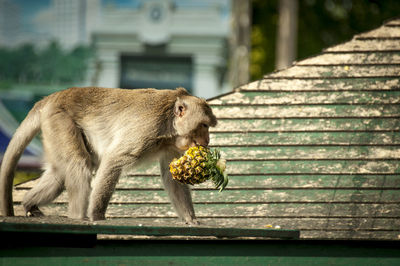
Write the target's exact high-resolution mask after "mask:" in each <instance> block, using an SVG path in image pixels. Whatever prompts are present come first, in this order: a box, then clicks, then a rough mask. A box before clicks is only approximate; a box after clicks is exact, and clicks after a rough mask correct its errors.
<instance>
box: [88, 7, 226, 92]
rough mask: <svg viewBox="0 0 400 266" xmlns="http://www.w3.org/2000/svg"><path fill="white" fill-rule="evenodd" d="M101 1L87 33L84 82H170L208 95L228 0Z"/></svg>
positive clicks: (218, 88)
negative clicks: (90, 50) (97, 19)
mask: <svg viewBox="0 0 400 266" xmlns="http://www.w3.org/2000/svg"><path fill="white" fill-rule="evenodd" d="M136 3H137V4H136V6H133V7H130V8H124V7H118V6H113V5H110V6H105V7H104V8H103V9H102V17H101V23H100V24H99V26H98V27H97V28H96V29H95V30H94V31H93V33H92V44H93V45H94V48H95V51H96V59H95V60H94V61H93V64H92V67H91V69H90V72H89V81H88V83H90V84H93V85H97V86H106V87H123V88H146V87H153V88H175V87H177V86H183V87H185V88H187V89H188V90H189V91H191V92H192V93H193V94H195V95H197V96H201V97H205V98H208V97H212V96H215V95H217V94H219V93H221V92H222V88H223V87H224V79H225V72H226V66H227V62H226V61H227V58H226V54H227V48H228V47H227V39H228V36H229V32H230V27H229V25H230V24H229V20H230V2H229V1H228V0H214V1H201V0H198V1H196V0H192V1H172V0H147V1H136Z"/></svg>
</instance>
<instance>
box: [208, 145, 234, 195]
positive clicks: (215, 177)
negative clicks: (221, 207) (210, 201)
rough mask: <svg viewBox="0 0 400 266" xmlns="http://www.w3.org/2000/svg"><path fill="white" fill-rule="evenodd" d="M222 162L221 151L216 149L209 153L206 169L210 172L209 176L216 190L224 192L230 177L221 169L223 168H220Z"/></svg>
mask: <svg viewBox="0 0 400 266" xmlns="http://www.w3.org/2000/svg"><path fill="white" fill-rule="evenodd" d="M220 160H221V153H220V151H219V150H217V149H214V150H210V151H209V152H208V153H207V162H206V168H207V169H208V171H209V175H210V177H211V180H212V181H213V183H214V185H215V188H216V189H218V188H219V192H221V191H222V190H224V188H225V187H226V186H227V185H228V182H229V178H228V175H227V174H226V173H225V172H224V170H225V169H221V167H219V162H220Z"/></svg>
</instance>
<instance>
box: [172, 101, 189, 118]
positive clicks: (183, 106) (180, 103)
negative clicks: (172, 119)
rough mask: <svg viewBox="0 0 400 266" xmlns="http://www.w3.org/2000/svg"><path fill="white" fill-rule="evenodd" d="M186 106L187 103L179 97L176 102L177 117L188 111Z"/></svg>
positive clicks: (175, 112) (175, 111)
mask: <svg viewBox="0 0 400 266" xmlns="http://www.w3.org/2000/svg"><path fill="white" fill-rule="evenodd" d="M186 108H187V107H186V104H185V103H184V102H183V101H182V100H181V99H179V98H178V99H177V100H176V102H175V108H174V114H175V115H176V116H177V117H182V116H184V115H185V113H186Z"/></svg>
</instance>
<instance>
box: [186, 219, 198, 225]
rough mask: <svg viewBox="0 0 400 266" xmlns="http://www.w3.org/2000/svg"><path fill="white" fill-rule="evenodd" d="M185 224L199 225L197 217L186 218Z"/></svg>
mask: <svg viewBox="0 0 400 266" xmlns="http://www.w3.org/2000/svg"><path fill="white" fill-rule="evenodd" d="M185 224H187V225H189V226H196V225H200V222H199V221H198V220H197V219H190V220H186V221H185Z"/></svg>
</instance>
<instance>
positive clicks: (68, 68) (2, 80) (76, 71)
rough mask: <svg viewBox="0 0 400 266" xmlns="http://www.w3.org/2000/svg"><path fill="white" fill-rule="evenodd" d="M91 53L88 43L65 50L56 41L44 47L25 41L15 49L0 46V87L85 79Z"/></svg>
mask: <svg viewBox="0 0 400 266" xmlns="http://www.w3.org/2000/svg"><path fill="white" fill-rule="evenodd" d="M91 56H92V50H91V48H89V47H84V46H78V47H76V48H75V49H73V50H72V51H64V50H62V49H61V47H60V45H59V44H58V43H57V42H52V43H50V44H49V46H48V47H46V48H45V49H43V50H36V49H35V48H34V46H33V45H31V44H25V45H23V46H20V47H17V48H15V49H7V48H0V58H1V60H0V89H2V88H3V89H9V88H10V87H12V86H11V84H15V83H19V84H27V83H34V84H62V83H74V82H79V81H82V80H84V78H85V75H86V70H87V67H88V61H89V60H88V59H89V58H90V57H91Z"/></svg>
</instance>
